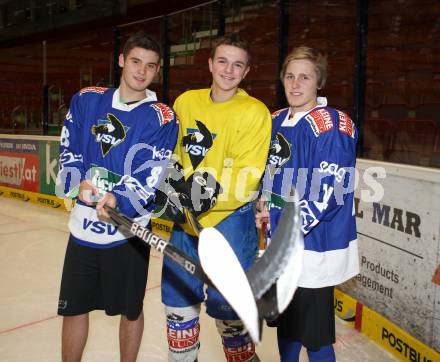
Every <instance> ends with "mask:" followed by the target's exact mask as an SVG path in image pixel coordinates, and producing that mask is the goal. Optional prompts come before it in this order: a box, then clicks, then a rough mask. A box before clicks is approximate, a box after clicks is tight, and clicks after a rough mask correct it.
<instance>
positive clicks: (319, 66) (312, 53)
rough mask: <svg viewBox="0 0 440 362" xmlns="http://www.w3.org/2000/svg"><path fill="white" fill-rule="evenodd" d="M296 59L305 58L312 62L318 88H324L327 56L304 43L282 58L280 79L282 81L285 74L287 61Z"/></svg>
mask: <svg viewBox="0 0 440 362" xmlns="http://www.w3.org/2000/svg"><path fill="white" fill-rule="evenodd" d="M298 59H306V60H309V61H310V62H312V63H313V65H314V66H315V72H316V76H317V79H318V89H322V88H324V86H325V82H326V80H327V65H328V64H327V56H326V55H324V54H322V53H321V52H320V51H318V50H317V49H313V48H310V47H307V46H304V45H302V46H300V47H297V48H294V49H293V50H292V51H291V52H290V53H289V54H288V55H287V56H286V58H285V59H284V62H283V66H282V67H281V73H280V78H281V81H283V79H284V76H285V75H286V68H287V66H288V65H289V63H290V62H291V61H292V60H298Z"/></svg>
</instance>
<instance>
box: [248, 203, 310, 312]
mask: <svg viewBox="0 0 440 362" xmlns="http://www.w3.org/2000/svg"><path fill="white" fill-rule="evenodd" d="M303 252H304V241H303V238H302V233H301V227H300V214H299V209H298V206H297V203H295V202H287V203H286V204H285V206H284V208H283V211H282V213H281V217H280V222H279V223H278V227H277V229H276V231H275V234H274V235H273V238H272V239H271V242H270V243H269V245H268V247H267V249H266V250H265V252H264V254H263V255H262V256H261V258H259V259H258V260H257V261H256V262H255V264H253V265H252V266H251V268H250V269H249V270H248V271H247V273H246V275H247V277H248V280H249V284H250V285H251V288H252V292H253V294H254V296H255V299H257V300H259V305H258V307H259V310H260V314H261V315H260V317H263V318H265V319H267V320H273V319H275V318H276V317H277V316H278V314H280V313H281V312H283V311H284V309H285V308H286V307H287V305H288V304H289V302H290V300H291V298H292V297H293V294H294V292H295V290H296V288H297V286H298V279H299V275H300V272H301V269H302V256H303ZM290 278H292V280H290V281H289V279H290ZM278 279H280V282H282V286H281V285H278V286H277V287H278V288H277V289H280V287H282V288H281V289H283V290H281V291H280V290H277V291H276V295H277V297H278V296H279V297H280V298H282V300H281V301H280V302H278V301H277V300H275V298H268V295H271V296H273V292H272V293H268V295H266V293H267V292H268V291H269V289H270V288H271V287H272V288H275V286H274V285H275V284H277V283H278Z"/></svg>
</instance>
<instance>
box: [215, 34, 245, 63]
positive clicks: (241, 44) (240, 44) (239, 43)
mask: <svg viewBox="0 0 440 362" xmlns="http://www.w3.org/2000/svg"><path fill="white" fill-rule="evenodd" d="M220 45H231V46H234V47H237V48H240V49H242V50H244V51H245V52H246V54H247V57H248V62H247V63H248V65H249V63H250V62H251V52H250V46H249V43H248V42H247V41H246V40H244V39H242V38H240V35H238V34H237V33H230V34H226V35H224V36H222V37H220V38H217V39H216V40H215V41H214V44H213V46H212V48H211V54H210V58H211V59H214V57H215V52H216V50H217V48H218V47H219V46H220Z"/></svg>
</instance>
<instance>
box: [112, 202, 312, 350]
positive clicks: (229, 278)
mask: <svg viewBox="0 0 440 362" xmlns="http://www.w3.org/2000/svg"><path fill="white" fill-rule="evenodd" d="M105 208H106V210H107V211H108V213H109V215H110V217H111V218H112V219H113V221H114V222H115V223H117V224H118V225H123V226H125V227H126V228H127V229H128V230H129V231H130V232H131V233H132V234H133V235H135V236H137V237H139V238H140V239H141V240H143V241H145V242H146V243H147V244H149V245H151V246H152V247H154V248H155V249H156V250H158V251H159V252H161V253H163V254H164V255H167V256H169V257H170V258H171V259H172V260H173V261H174V262H176V263H177V264H178V265H180V266H181V267H183V268H185V270H187V271H188V272H189V273H191V274H192V275H194V276H195V277H196V278H198V279H199V280H201V281H203V282H204V283H206V284H208V285H210V286H214V288H216V289H217V290H218V291H219V292H220V293H221V294H222V295H223V296H224V297H225V299H226V300H227V301H228V303H229V304H230V305H231V307H232V308H233V309H234V310H235V312H236V313H237V315H238V316H239V317H240V319H241V320H242V321H243V323H244V324H245V326H246V328H247V330H248V332H249V334H250V336H251V338H252V339H253V340H254V341H255V342H257V343H258V342H259V341H260V339H261V328H262V320H263V319H266V320H268V321H272V320H274V319H276V318H277V317H278V315H279V314H280V313H282V312H283V311H284V309H285V308H286V307H287V305H288V304H289V302H290V300H291V298H292V296H293V294H294V292H295V290H296V288H297V283H298V279H299V274H300V272H301V268H302V253H303V250H304V243H303V240H302V234H301V230H300V228H299V219H300V216H299V211H298V208H297V206H296V203H293V202H290V203H287V204H286V206H285V208H284V209H283V211H282V215H281V220H282V221H283V222H282V223H281V222H280V226H279V227H278V228H277V231H276V232H275V235H274V237H273V238H272V241H271V243H270V244H269V246H268V247H267V249H266V251H265V253H264V254H263V256H262V257H261V258H259V259H258V260H257V261H256V262H255V264H253V265H252V267H251V268H250V269H249V270H248V271H247V272H246V273H244V271H243V269H242V268H241V266H240V263H239V261H238V259H237V257H236V256H235V253H234V252H233V251H232V249H231V247H230V246H229V243H228V242H227V240H226V239H225V238H224V237H223V235H222V234H221V233H220V232H219V231H217V230H216V229H215V228H212V227H210V228H204V229H202V230H201V232H200V235H199V258H200V262H201V264H202V265H201V266H200V264H198V263H197V262H195V261H194V260H193V259H192V258H190V257H188V256H187V255H186V254H185V253H183V252H182V251H180V250H179V249H177V248H176V247H175V246H173V245H171V244H170V243H169V242H167V241H165V240H163V239H161V238H160V237H158V236H157V235H155V234H154V233H153V232H151V231H150V230H148V229H147V228H145V227H142V226H141V225H139V224H138V223H136V222H133V221H132V220H131V219H129V218H127V217H126V216H124V215H122V214H120V213H118V212H117V211H116V210H114V209H111V208H109V207H107V206H105ZM186 216H187V217H190V218H191V220H190V222H194V223H196V224H197V227H198V228H199V229H201V226H200V224H198V222H197V220H196V219H195V217H194V216H193V215H192V214H191V213H189V212H187V215H186ZM220 255H221V258H220V257H219V256H220ZM225 265H226V268H225Z"/></svg>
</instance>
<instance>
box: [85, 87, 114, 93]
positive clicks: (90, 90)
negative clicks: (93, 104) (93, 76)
mask: <svg viewBox="0 0 440 362" xmlns="http://www.w3.org/2000/svg"><path fill="white" fill-rule="evenodd" d="M107 89H108V88H105V87H85V88H83V89H81V90H80V91H79V94H84V93H98V94H104V92H105V91H106V90H107Z"/></svg>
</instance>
